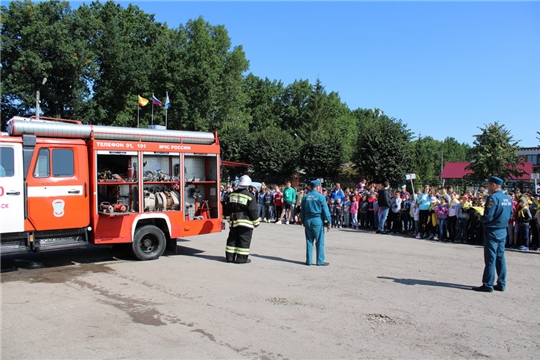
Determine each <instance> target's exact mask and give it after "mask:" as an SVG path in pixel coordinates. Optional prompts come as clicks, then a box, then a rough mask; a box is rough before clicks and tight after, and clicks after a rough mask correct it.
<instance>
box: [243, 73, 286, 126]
mask: <svg viewBox="0 0 540 360" xmlns="http://www.w3.org/2000/svg"><path fill="white" fill-rule="evenodd" d="M244 82H245V88H246V92H247V94H248V96H249V101H248V103H247V104H246V107H247V111H249V114H250V115H251V118H252V127H251V128H252V131H253V132H259V131H262V130H264V129H266V128H267V127H268V126H272V127H279V126H280V125H281V123H282V121H281V113H282V111H283V106H282V105H281V102H280V101H279V99H280V98H281V97H282V96H283V95H284V91H285V89H284V87H283V83H282V82H281V81H277V80H274V81H270V80H269V79H268V78H265V79H264V80H263V79H261V78H259V77H257V76H255V75H253V74H248V75H247V76H246V78H245V79H244Z"/></svg>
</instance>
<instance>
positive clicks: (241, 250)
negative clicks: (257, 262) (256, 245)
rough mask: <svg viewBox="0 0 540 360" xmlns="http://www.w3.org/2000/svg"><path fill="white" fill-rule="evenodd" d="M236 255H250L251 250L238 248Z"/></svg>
mask: <svg viewBox="0 0 540 360" xmlns="http://www.w3.org/2000/svg"><path fill="white" fill-rule="evenodd" d="M236 253H237V254H238V255H249V249H246V248H236Z"/></svg>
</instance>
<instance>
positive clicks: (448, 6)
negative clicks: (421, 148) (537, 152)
mask: <svg viewBox="0 0 540 360" xmlns="http://www.w3.org/2000/svg"><path fill="white" fill-rule="evenodd" d="M119 3H121V4H122V5H123V6H124V7H125V6H127V5H128V4H129V3H130V2H128V1H119ZM131 3H132V4H134V5H137V6H139V7H140V8H141V9H142V10H144V11H145V12H147V13H151V14H155V18H156V21H158V22H166V23H167V24H168V26H169V27H170V28H177V27H178V26H179V25H181V24H185V23H186V22H187V21H188V20H190V19H196V18H198V17H199V16H202V17H203V18H204V19H205V20H206V21H208V22H209V23H210V24H211V25H224V26H225V28H226V29H227V30H228V32H229V36H230V38H231V40H232V43H233V46H238V45H242V47H243V49H244V51H245V53H246V58H247V59H248V60H249V62H250V70H249V71H250V72H252V73H253V74H254V75H256V76H258V77H261V78H266V77H267V78H269V79H271V80H281V81H282V82H283V83H284V84H285V85H288V84H291V83H292V82H294V81H295V80H300V79H303V80H305V79H307V80H309V81H310V82H311V83H314V82H315V80H316V79H317V78H319V79H320V80H321V82H322V84H323V85H324V86H325V88H326V91H328V92H330V91H334V92H337V93H339V96H340V98H341V100H342V101H343V102H345V103H346V104H347V106H348V107H349V108H350V109H356V108H379V109H382V110H383V111H384V113H385V114H386V115H388V116H390V117H394V118H396V119H401V120H402V121H403V122H404V123H406V124H407V126H408V128H409V129H410V130H411V131H413V132H414V134H415V135H416V136H418V135H422V136H431V137H433V138H435V139H438V140H442V139H443V138H445V137H448V136H450V137H454V138H456V139H457V140H458V141H459V142H465V143H468V144H472V142H473V141H474V137H473V135H475V134H479V133H480V130H479V129H478V127H483V126H484V125H485V124H489V123H493V122H495V121H498V122H499V123H500V124H504V125H505V126H506V128H507V129H508V130H510V133H511V135H512V136H513V137H514V139H515V140H520V143H519V144H520V146H526V147H528V146H537V145H539V143H540V141H539V140H538V139H537V137H538V136H539V135H538V134H536V132H537V131H540V2H482V1H481V2H427V1H420V2H400V1H391V2H363V1H358V2H355V1H347V2H312V1H301V2H282V1H275V2H251V1H237V2H226V1H220V2H210V1H199V2H184V1H166V2H158V1H131ZM172 101H173V99H171V103H172Z"/></svg>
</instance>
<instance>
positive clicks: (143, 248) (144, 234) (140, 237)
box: [132, 225, 167, 260]
mask: <svg viewBox="0 0 540 360" xmlns="http://www.w3.org/2000/svg"><path fill="white" fill-rule="evenodd" d="M166 242H167V241H166V239H165V234H164V233H163V231H161V229H160V228H158V227H157V226H154V225H146V226H143V227H140V228H138V229H137V230H136V231H135V237H134V238H133V244H132V249H133V254H134V255H135V257H136V258H137V259H139V260H154V259H157V258H159V257H160V256H161V255H162V254H163V252H164V251H165V246H166Z"/></svg>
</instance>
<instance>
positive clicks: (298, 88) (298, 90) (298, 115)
mask: <svg viewBox="0 0 540 360" xmlns="http://www.w3.org/2000/svg"><path fill="white" fill-rule="evenodd" d="M312 91H313V88H312V86H311V85H310V83H309V81H307V80H296V81H295V82H293V83H292V84H290V85H288V86H286V87H285V91H284V92H283V95H282V96H281V98H280V99H279V100H278V102H279V103H280V105H281V111H279V114H280V115H279V118H280V119H281V123H280V124H277V126H278V127H280V128H281V129H283V130H286V131H287V132H288V133H289V134H292V135H293V136H294V134H295V133H297V131H298V129H300V128H302V126H303V125H304V123H305V122H306V121H307V115H306V112H307V109H308V104H309V99H310V96H311V94H312Z"/></svg>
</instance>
